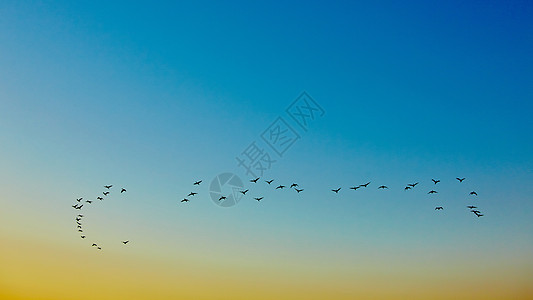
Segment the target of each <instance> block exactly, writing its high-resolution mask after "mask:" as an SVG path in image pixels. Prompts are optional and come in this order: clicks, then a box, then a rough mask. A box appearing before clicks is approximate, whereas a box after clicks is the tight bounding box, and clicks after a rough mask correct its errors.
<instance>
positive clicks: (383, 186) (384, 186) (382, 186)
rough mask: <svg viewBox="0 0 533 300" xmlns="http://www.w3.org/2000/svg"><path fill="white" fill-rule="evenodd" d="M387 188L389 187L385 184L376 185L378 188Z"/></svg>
mask: <svg viewBox="0 0 533 300" xmlns="http://www.w3.org/2000/svg"><path fill="white" fill-rule="evenodd" d="M388 188H389V187H388V186H386V185H380V186H379V187H378V189H388Z"/></svg>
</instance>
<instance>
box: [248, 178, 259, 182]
mask: <svg viewBox="0 0 533 300" xmlns="http://www.w3.org/2000/svg"><path fill="white" fill-rule="evenodd" d="M259 178H260V177H257V178H256V179H252V180H250V182H253V183H257V181H258V180H259Z"/></svg>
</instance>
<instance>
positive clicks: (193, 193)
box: [187, 192, 198, 197]
mask: <svg viewBox="0 0 533 300" xmlns="http://www.w3.org/2000/svg"><path fill="white" fill-rule="evenodd" d="M197 194H198V193H195V192H190V193H189V195H187V197H189V196H194V195H197Z"/></svg>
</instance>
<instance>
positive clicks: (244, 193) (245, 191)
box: [240, 190, 248, 195]
mask: <svg viewBox="0 0 533 300" xmlns="http://www.w3.org/2000/svg"><path fill="white" fill-rule="evenodd" d="M240 193H241V194H243V195H246V193H248V190H244V191H240Z"/></svg>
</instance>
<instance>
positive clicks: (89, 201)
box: [85, 200, 93, 204]
mask: <svg viewBox="0 0 533 300" xmlns="http://www.w3.org/2000/svg"><path fill="white" fill-rule="evenodd" d="M85 202H87V203H89V204H91V203H93V202H92V201H91V200H86V201H85Z"/></svg>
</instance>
